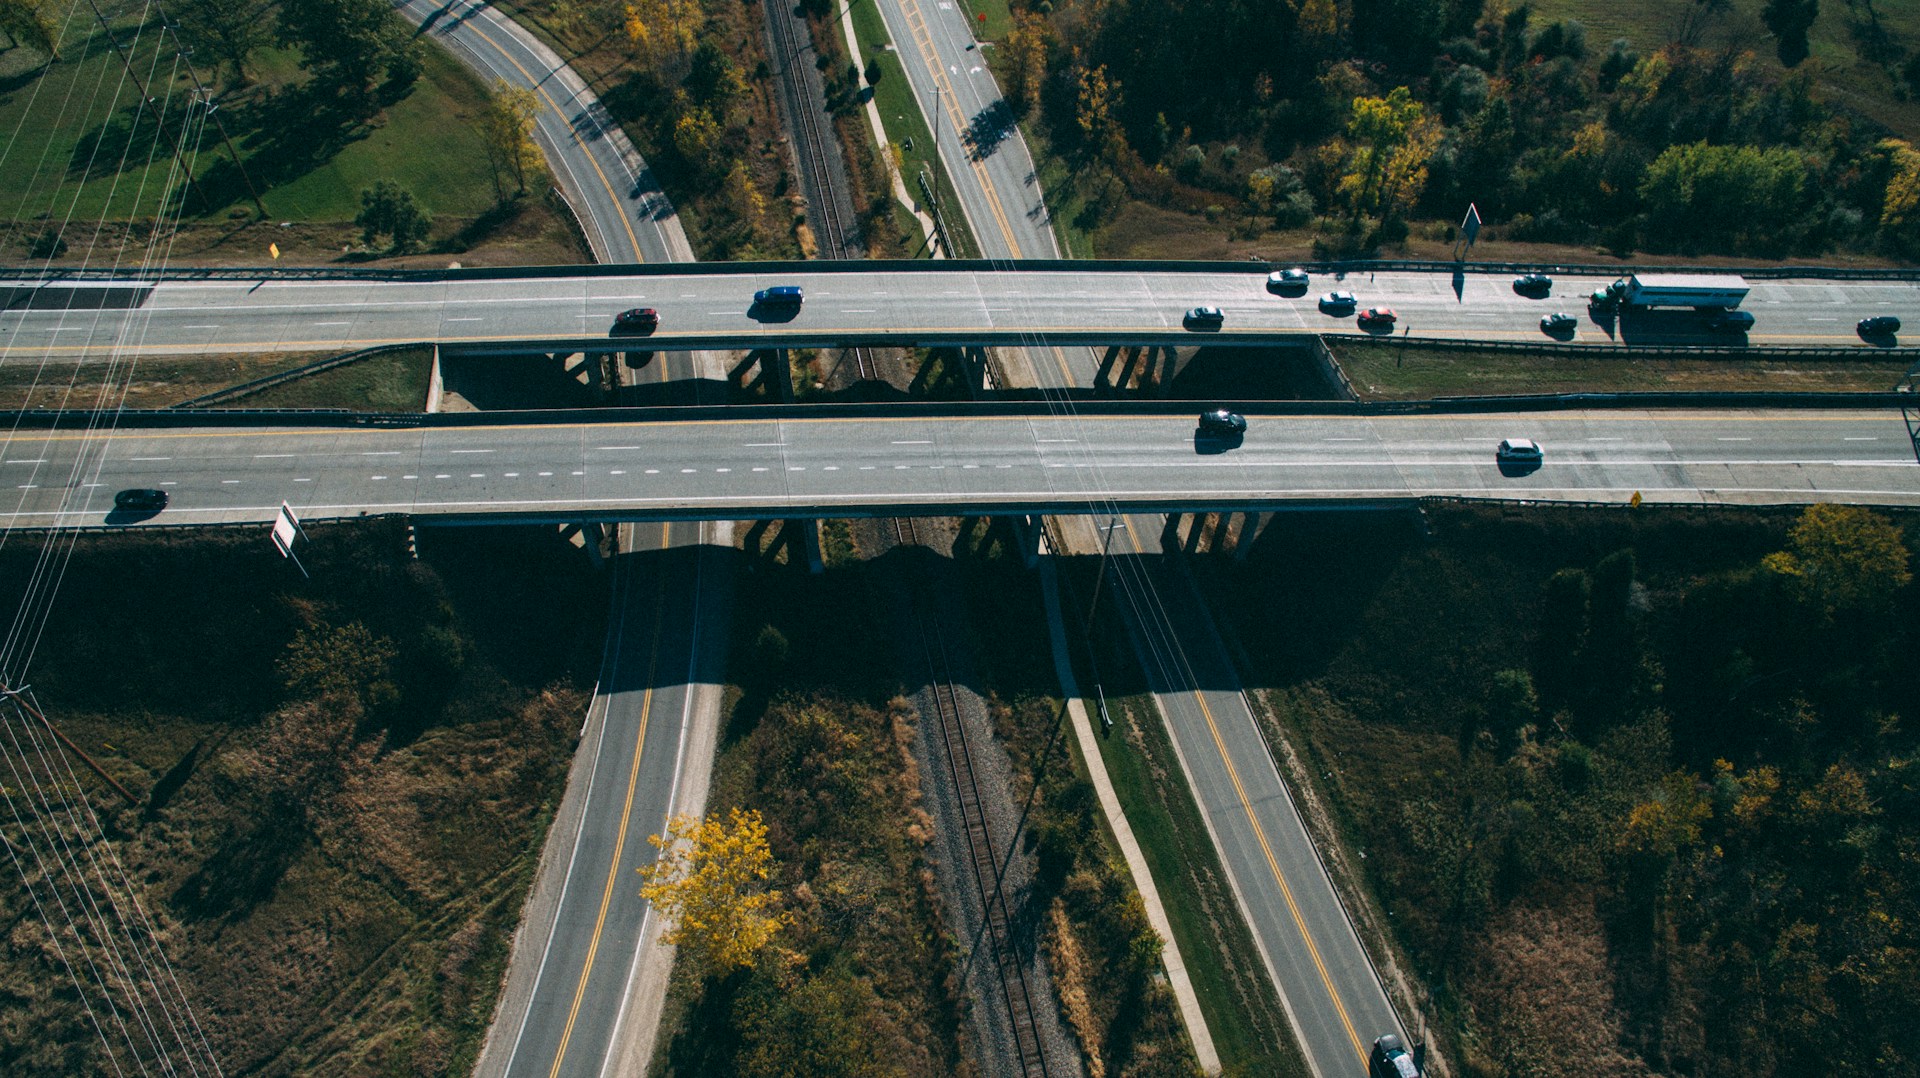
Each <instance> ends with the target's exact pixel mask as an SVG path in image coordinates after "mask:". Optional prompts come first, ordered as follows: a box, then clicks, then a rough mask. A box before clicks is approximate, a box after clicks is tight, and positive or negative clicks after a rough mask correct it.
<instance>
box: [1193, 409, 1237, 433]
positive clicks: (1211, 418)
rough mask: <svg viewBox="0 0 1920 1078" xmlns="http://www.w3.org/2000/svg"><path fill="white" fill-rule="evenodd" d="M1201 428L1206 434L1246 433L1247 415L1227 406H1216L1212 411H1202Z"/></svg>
mask: <svg viewBox="0 0 1920 1078" xmlns="http://www.w3.org/2000/svg"><path fill="white" fill-rule="evenodd" d="M1200 430H1201V432H1202V433H1204V434H1221V435H1226V436H1229V437H1232V436H1234V435H1240V434H1245V433H1247V417H1246V416H1243V415H1241V414H1240V413H1239V412H1230V411H1228V410H1227V409H1225V408H1215V409H1213V410H1212V411H1210V412H1201V413H1200Z"/></svg>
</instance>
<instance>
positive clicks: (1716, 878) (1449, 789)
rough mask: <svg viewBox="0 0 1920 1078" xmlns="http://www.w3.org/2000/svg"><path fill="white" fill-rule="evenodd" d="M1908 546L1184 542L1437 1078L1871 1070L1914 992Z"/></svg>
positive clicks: (1353, 536)
mask: <svg viewBox="0 0 1920 1078" xmlns="http://www.w3.org/2000/svg"><path fill="white" fill-rule="evenodd" d="M1917 539H1920V535H1916V531H1915V527H1914V520H1913V518H1912V516H1911V515H1902V516H1900V517H1898V518H1894V519H1889V518H1888V517H1886V516H1883V515H1881V514H1878V513H1874V512H1872V511H1868V510H1862V509H1853V508H1845V507H1834V506H1815V507H1812V508H1810V509H1807V510H1804V511H1787V510H1777V511H1767V510H1754V511H1739V512H1735V511H1717V510H1684V509H1640V510H1631V511H1629V510H1620V511H1609V512H1594V511H1585V510H1572V509H1550V508H1532V509H1527V510H1520V509H1511V508H1507V509H1502V508H1494V507H1466V506H1461V507H1447V506H1433V507H1429V508H1428V509H1427V510H1426V521H1425V526H1424V527H1422V526H1419V525H1416V526H1414V527H1408V526H1406V523H1405V518H1389V517H1385V516H1382V515H1380V514H1362V513H1354V514H1282V515H1281V516H1280V517H1278V518H1276V519H1275V520H1274V521H1273V523H1272V524H1271V525H1270V526H1269V528H1268V529H1267V531H1266V533H1265V534H1264V535H1263V536H1262V537H1261V539H1260V541H1259V545H1258V546H1257V547H1256V548H1255V551H1254V553H1253V556H1252V558H1251V559H1250V560H1249V561H1248V562H1247V563H1246V564H1245V565H1243V566H1236V565H1232V564H1229V563H1226V562H1222V561H1212V560H1206V561H1196V563H1195V564H1196V568H1197V569H1198V570H1199V571H1200V573H1201V575H1202V577H1203V579H1205V580H1207V581H1208V582H1209V586H1210V587H1211V588H1212V589H1213V591H1214V592H1215V594H1217V595H1219V596H1221V597H1222V600H1223V601H1222V602H1221V603H1220V605H1219V607H1218V609H1221V610H1223V611H1226V612H1227V613H1228V618H1229V619H1230V620H1229V624H1230V626H1231V627H1232V629H1233V632H1234V634H1235V635H1236V636H1237V637H1238V639H1239V641H1240V643H1241V644H1242V645H1243V647H1244V653H1245V655H1246V656H1247V658H1246V660H1245V661H1247V662H1248V663H1249V664H1250V673H1251V684H1254V685H1257V686H1262V687H1263V688H1262V691H1261V696H1262V697H1263V699H1264V700H1265V701H1266V704H1267V705H1268V708H1269V709H1270V718H1271V720H1272V725H1271V726H1270V728H1269V731H1268V732H1269V735H1270V736H1272V737H1274V738H1276V739H1283V740H1284V741H1285V742H1286V743H1287V744H1288V745H1290V746H1291V747H1292V749H1293V751H1294V752H1296V753H1297V754H1298V755H1299V756H1300V758H1301V760H1302V763H1303V765H1304V768H1303V770H1304V771H1305V772H1306V773H1308V774H1309V775H1310V776H1311V779H1310V782H1309V785H1310V786H1311V787H1312V788H1313V791H1314V794H1315V797H1316V799H1324V800H1325V801H1326V803H1327V804H1328V805H1329V806H1330V810H1331V812H1332V813H1333V815H1334V817H1335V819H1336V821H1337V823H1338V825H1339V826H1340V829H1341V830H1342V831H1343V832H1344V835H1345V844H1346V845H1347V847H1348V853H1347V857H1346V861H1347V863H1348V864H1349V866H1352V867H1354V868H1355V869H1356V871H1357V872H1358V873H1359V880H1360V884H1361V886H1363V887H1365V888H1366V889H1367V890H1369V891H1370V892H1371V894H1372V896H1373V899H1374V903H1375V905H1376V908H1378V909H1379V910H1380V911H1382V913H1383V914H1384V918H1383V921H1382V922H1381V923H1383V924H1385V925H1387V926H1389V928H1388V929H1387V931H1388V932H1389V933H1390V935H1391V942H1392V946H1393V948H1394V949H1395V950H1396V951H1397V952H1398V953H1399V954H1401V955H1404V957H1405V961H1404V963H1403V964H1402V969H1403V971H1405V972H1407V973H1408V974H1410V975H1411V977H1412V978H1413V979H1414V980H1415V981H1416V982H1419V983H1423V984H1424V988H1425V989H1426V990H1427V991H1428V992H1430V993H1431V999H1430V1004H1429V1007H1428V1009H1429V1013H1430V1016H1431V1017H1433V1018H1435V1019H1437V1020H1438V1022H1439V1025H1438V1026H1437V1027H1435V1032H1436V1034H1437V1035H1438V1036H1439V1038H1440V1043H1441V1046H1442V1048H1443V1049H1444V1050H1445V1052H1446V1053H1447V1055H1448V1057H1449V1058H1450V1060H1451V1061H1452V1062H1453V1064H1454V1065H1455V1066H1456V1067H1457V1068H1459V1069H1460V1072H1462V1073H1465V1074H1467V1075H1485V1076H1489V1078H1491V1076H1505V1075H1515V1076H1517V1075H1528V1074H1540V1073H1546V1072H1547V1070H1545V1069H1543V1068H1548V1069H1552V1070H1556V1071H1557V1070H1562V1069H1564V1068H1565V1067H1566V1066H1568V1065H1573V1066H1575V1067H1576V1068H1577V1069H1579V1070H1580V1071H1581V1072H1582V1073H1589V1074H1599V1075H1637V1074H1646V1073H1649V1072H1651V1073H1668V1074H1675V1073H1679V1074H1686V1073H1692V1074H1708V1073H1721V1072H1724V1071H1733V1070H1738V1071H1739V1072H1741V1073H1744V1074H1754V1075H1762V1076H1767V1075H1782V1076H1785V1075H1800V1074H1816V1073H1817V1074H1871V1073H1879V1072H1883V1071H1884V1070H1885V1069H1886V1068H1889V1067H1892V1068H1895V1069H1898V1068H1900V1067H1903V1066H1906V1065H1907V1064H1908V1063H1909V1062H1910V1061H1911V1060H1912V1059H1913V1057H1914V1053H1913V1050H1912V1048H1911V1046H1910V1044H1909V1043H1908V1041H1909V1040H1910V1038H1909V1037H1908V1036H1907V1026H1908V1024H1909V1023H1908V1022H1907V1019H1906V1016H1907V1015H1909V1014H1911V1013H1912V1011H1913V1008H1914V1006H1915V1004H1916V1003H1920V980H1916V978H1915V977H1914V976H1913V973H1912V964H1911V961H1910V956H1911V955H1912V954H1913V953H1915V949H1916V946H1920V940H1916V939H1915V938H1914V935H1913V930H1912V927H1911V926H1913V925H1914V924H1916V923H1920V909H1916V908H1915V903H1916V896H1917V895H1920V879H1916V877H1915V871H1914V864H1915V861H1914V858H1913V857H1912V856H1911V850H1912V847H1913V845H1914V843H1915V841H1916V835H1915V830H1914V819H1915V815H1914V811H1913V805H1912V802H1913V801H1914V792H1913V790H1912V788H1911V787H1912V785H1913V784H1912V781H1911V774H1910V772H1911V771H1912V770H1913V768H1912V766H1911V765H1912V761H1913V759H1914V756H1915V753H1916V751H1920V742H1916V739H1915V734H1914V731H1913V729H1912V726H1913V724H1914V720H1915V709H1916V708H1917V707H1920V699H1916V697H1915V692H1914V688H1915V682H1914V680H1913V679H1912V678H1911V677H1910V676H1909V671H1908V669H1907V666H1908V664H1907V663H1906V661H1905V659H1904V656H1906V655H1909V654H1911V652H1912V650H1913V647H1914V645H1915V644H1916V641H1915V639H1914V633H1913V628H1912V627H1913V625H1914V624H1915V615H1916V614H1920V594H1917V593H1916V589H1915V588H1914V586H1913V584H1912V573H1911V565H1912V562H1913V550H1914V547H1915V546H1916V540H1917ZM1308 561H1311V563H1312V564H1313V565H1314V566H1315V570H1314V572H1313V573H1311V574H1305V575H1302V574H1300V573H1297V572H1290V571H1287V570H1286V569H1285V567H1286V566H1298V565H1301V564H1305V563H1307V562H1308ZM1277 754H1278V755H1281V756H1282V757H1283V758H1284V757H1285V756H1286V753H1285V752H1284V751H1278V750H1277ZM1576 1061H1577V1062H1576Z"/></svg>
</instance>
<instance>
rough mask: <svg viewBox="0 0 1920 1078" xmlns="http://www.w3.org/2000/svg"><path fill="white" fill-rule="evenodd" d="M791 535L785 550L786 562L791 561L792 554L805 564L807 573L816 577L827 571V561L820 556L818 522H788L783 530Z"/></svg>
mask: <svg viewBox="0 0 1920 1078" xmlns="http://www.w3.org/2000/svg"><path fill="white" fill-rule="evenodd" d="M783 530H785V531H787V532H789V533H791V534H792V536H793V540H792V544H793V545H791V546H789V547H788V548H787V551H788V553H787V560H788V561H789V562H791V561H792V560H793V555H794V552H795V550H796V548H797V550H798V553H799V554H800V556H801V557H802V558H804V559H806V563H807V572H809V573H813V574H815V575H818V574H820V573H824V572H826V571H827V561H826V559H825V558H824V557H822V556H821V554H820V522H819V521H817V520H811V519H809V520H789V521H787V524H786V527H785V528H784V529H783Z"/></svg>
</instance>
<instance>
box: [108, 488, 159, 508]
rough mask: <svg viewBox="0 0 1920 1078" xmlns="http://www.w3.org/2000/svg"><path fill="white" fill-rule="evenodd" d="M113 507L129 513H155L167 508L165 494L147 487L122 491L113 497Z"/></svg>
mask: <svg viewBox="0 0 1920 1078" xmlns="http://www.w3.org/2000/svg"><path fill="white" fill-rule="evenodd" d="M113 507H114V508H115V509H123V510H126V511H127V512H130V513H157V512H159V511H160V510H162V509H165V508H166V507H167V492H166V491H164V490H153V489H150V488H147V487H135V488H133V489H132V490H123V491H121V492H120V493H118V494H115V495H114V496H113Z"/></svg>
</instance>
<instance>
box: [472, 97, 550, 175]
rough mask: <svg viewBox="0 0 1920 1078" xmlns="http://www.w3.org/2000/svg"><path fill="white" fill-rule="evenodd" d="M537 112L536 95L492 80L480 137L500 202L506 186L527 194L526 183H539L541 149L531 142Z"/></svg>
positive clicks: (481, 116)
mask: <svg viewBox="0 0 1920 1078" xmlns="http://www.w3.org/2000/svg"><path fill="white" fill-rule="evenodd" d="M539 113H540V98H539V95H537V94H535V93H534V92H533V91H532V90H529V89H527V88H525V87H516V86H513V85H511V84H510V83H508V82H507V80H505V79H498V80H495V82H494V84H493V87H492V93H491V96H489V97H488V99H487V107H486V109H485V110H484V111H483V112H481V114H480V137H481V141H482V144H483V145H485V147H486V150H487V163H488V164H489V165H491V166H492V168H493V194H494V197H495V198H497V199H499V200H501V201H503V202H504V201H506V198H507V185H508V184H509V183H511V184H512V185H513V188H514V193H515V194H526V193H527V182H528V180H529V179H534V180H535V182H538V180H537V177H538V176H539V174H540V147H539V146H537V145H535V144H534V141H533V125H534V118H535V117H536V116H538V115H539Z"/></svg>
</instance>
